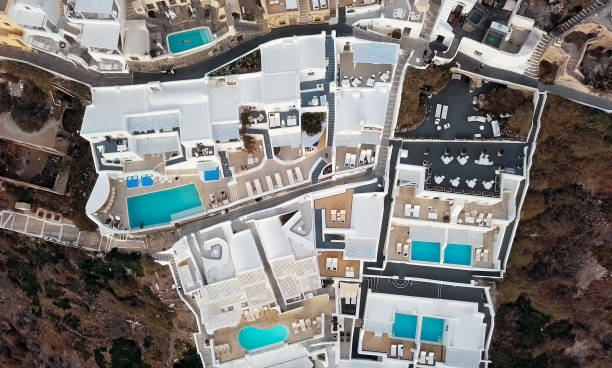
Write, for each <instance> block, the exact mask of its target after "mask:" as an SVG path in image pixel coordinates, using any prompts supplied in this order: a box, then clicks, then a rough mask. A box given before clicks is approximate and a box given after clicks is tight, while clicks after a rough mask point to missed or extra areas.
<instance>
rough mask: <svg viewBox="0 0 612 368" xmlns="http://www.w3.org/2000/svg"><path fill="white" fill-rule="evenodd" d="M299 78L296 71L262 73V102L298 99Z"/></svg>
mask: <svg viewBox="0 0 612 368" xmlns="http://www.w3.org/2000/svg"><path fill="white" fill-rule="evenodd" d="M299 85H300V79H299V75H298V73H297V72H283V73H271V74H264V77H263V81H262V89H263V93H262V95H263V102H264V103H279V102H287V101H293V100H298V99H299V98H300V91H299Z"/></svg>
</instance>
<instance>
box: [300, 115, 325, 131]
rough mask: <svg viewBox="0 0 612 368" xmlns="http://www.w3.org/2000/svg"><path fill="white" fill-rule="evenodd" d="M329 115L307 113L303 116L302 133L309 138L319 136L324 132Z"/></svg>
mask: <svg viewBox="0 0 612 368" xmlns="http://www.w3.org/2000/svg"><path fill="white" fill-rule="evenodd" d="M326 117H327V114H325V113H324V112H305V113H303V114H302V131H303V132H305V133H306V134H308V135H309V136H311V137H312V136H313V135H317V134H319V133H321V131H322V130H323V123H324V122H325V119H326Z"/></svg>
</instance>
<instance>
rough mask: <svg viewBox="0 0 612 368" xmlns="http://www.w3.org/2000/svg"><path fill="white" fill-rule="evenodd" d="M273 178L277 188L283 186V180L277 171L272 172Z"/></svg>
mask: <svg viewBox="0 0 612 368" xmlns="http://www.w3.org/2000/svg"><path fill="white" fill-rule="evenodd" d="M274 179H276V187H277V188H282V187H283V180H282V179H281V176H280V174H279V173H275V174H274Z"/></svg>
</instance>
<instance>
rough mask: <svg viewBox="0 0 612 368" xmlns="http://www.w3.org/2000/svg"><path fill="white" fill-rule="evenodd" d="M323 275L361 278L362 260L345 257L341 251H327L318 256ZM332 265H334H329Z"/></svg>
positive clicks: (320, 271)
mask: <svg viewBox="0 0 612 368" xmlns="http://www.w3.org/2000/svg"><path fill="white" fill-rule="evenodd" d="M317 262H318V264H319V273H320V274H321V277H342V278H355V279H358V278H359V268H360V262H359V261H355V260H347V259H344V253H343V252H340V251H325V252H321V253H319V256H318V258H317ZM330 265H332V267H329V266H330Z"/></svg>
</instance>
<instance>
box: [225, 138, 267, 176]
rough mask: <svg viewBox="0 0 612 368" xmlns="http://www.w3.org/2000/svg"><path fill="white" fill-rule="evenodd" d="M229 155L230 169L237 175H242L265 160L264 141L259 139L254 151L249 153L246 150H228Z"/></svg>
mask: <svg viewBox="0 0 612 368" xmlns="http://www.w3.org/2000/svg"><path fill="white" fill-rule="evenodd" d="M227 156H228V157H227V158H228V160H229V164H230V170H232V172H233V173H234V174H235V175H240V174H242V173H243V172H245V171H247V170H251V169H253V168H255V167H257V166H259V165H261V163H262V162H263V161H264V160H265V153H264V147H263V141H262V140H261V139H258V140H257V143H255V149H254V150H253V153H247V152H245V151H227Z"/></svg>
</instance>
